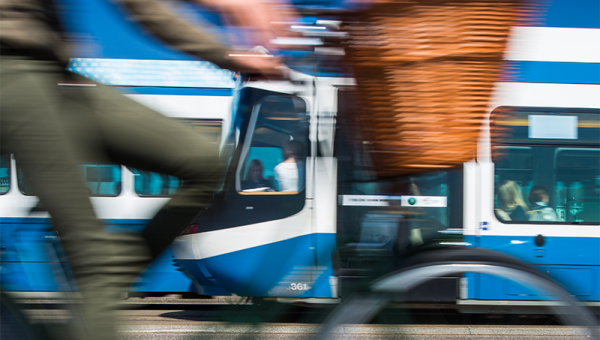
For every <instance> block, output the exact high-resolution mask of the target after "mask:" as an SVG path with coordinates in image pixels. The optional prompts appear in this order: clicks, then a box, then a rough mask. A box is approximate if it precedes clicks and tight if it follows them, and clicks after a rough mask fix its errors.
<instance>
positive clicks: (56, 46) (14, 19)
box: [0, 0, 232, 68]
mask: <svg viewBox="0 0 600 340" xmlns="http://www.w3.org/2000/svg"><path fill="white" fill-rule="evenodd" d="M110 1H112V2H114V3H116V4H117V5H121V6H123V7H124V8H126V11H127V12H128V13H129V16H130V19H131V20H132V21H134V22H136V23H138V24H140V25H141V26H142V27H144V28H145V29H146V30H147V31H148V32H149V33H151V34H152V35H154V36H155V37H156V38H158V39H160V40H162V41H164V42H165V43H166V44H168V45H170V46H171V47H173V48H175V49H177V50H179V51H182V52H186V53H188V54H191V55H194V56H197V57H199V58H202V59H205V60H208V61H210V62H213V63H215V64H216V65H217V66H219V67H222V68H231V67H232V64H231V63H230V61H229V60H228V59H227V58H226V54H227V48H226V47H225V46H223V45H221V44H219V43H218V42H217V41H215V39H213V37H212V36H211V35H210V34H208V33H206V32H204V31H203V30H202V28H201V27H198V26H197V25H194V24H191V23H189V22H186V21H185V20H182V19H180V18H179V17H178V16H177V15H176V14H175V13H173V12H171V11H169V10H168V8H167V7H165V6H164V5H163V4H161V3H160V2H158V1H156V0H110ZM0 49H1V53H2V54H3V55H7V54H8V55H23V56H29V57H33V58H36V59H43V60H58V61H62V62H66V61H68V58H69V57H70V55H69V47H68V43H67V42H66V39H65V34H64V33H63V31H62V30H61V26H60V23H59V19H58V16H57V15H56V10H55V8H54V4H53V0H0Z"/></svg>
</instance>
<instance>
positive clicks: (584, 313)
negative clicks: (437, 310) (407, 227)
mask: <svg viewBox="0 0 600 340" xmlns="http://www.w3.org/2000/svg"><path fill="white" fill-rule="evenodd" d="M467 272H470V273H482V274H489V275H494V276H497V277H501V278H504V279H508V280H511V281H513V282H515V283H518V284H522V285H524V286H528V287H531V288H535V289H536V290H537V291H543V292H546V293H549V294H550V295H552V296H554V297H555V298H556V299H557V300H559V301H561V303H560V304H556V305H551V306H550V308H551V309H552V310H553V312H554V314H556V315H557V316H558V317H559V319H560V320H561V321H562V322H563V323H564V324H565V325H570V326H584V327H587V328H588V335H590V337H591V338H593V339H600V334H599V330H598V327H597V326H598V322H597V319H596V318H595V317H594V315H593V314H592V313H591V312H590V311H589V310H588V309H587V308H586V307H584V306H582V305H581V304H580V303H579V302H578V301H576V300H574V299H573V298H572V297H571V296H570V295H569V293H568V292H567V291H565V290H564V289H563V288H562V287H561V286H560V285H558V284H557V283H555V282H554V281H552V280H551V279H550V278H548V277H546V276H544V275H543V274H541V273H540V272H538V271H536V270H535V269H533V268H531V267H529V266H528V265H527V264H525V263H523V262H521V261H519V260H517V259H514V258H512V257H509V256H506V255H504V254H500V253H496V252H494V251H490V250H486V249H477V248H461V249H440V250H432V251H425V252H423V253H419V254H417V255H415V256H413V257H411V258H409V259H407V260H406V261H405V266H404V267H403V268H402V269H400V270H398V271H396V272H394V273H392V274H390V275H387V276H385V277H382V278H381V279H378V280H376V281H374V282H373V283H372V284H371V285H370V291H368V292H365V293H360V294H356V295H354V296H353V297H351V298H349V299H348V300H346V301H345V302H344V303H342V304H341V305H340V306H339V307H338V308H337V309H336V310H335V311H334V312H333V313H332V315H331V316H330V317H329V318H328V320H327V321H326V323H325V325H324V326H323V329H322V330H321V333H320V334H319V336H318V337H317V339H326V338H327V337H328V336H329V335H330V334H332V333H331V332H332V331H334V329H335V328H336V327H338V326H339V325H343V324H364V323H368V322H369V321H371V320H372V319H373V318H374V317H375V316H376V315H377V314H378V313H379V312H380V311H381V310H382V309H383V308H384V307H385V306H386V305H387V304H388V303H389V302H390V301H391V299H392V298H394V297H396V296H397V295H398V294H401V293H404V292H407V291H408V290H410V289H412V288H415V287H417V286H418V285H420V284H422V283H424V282H426V281H428V280H430V279H432V278H435V277H441V276H447V275H456V274H461V273H467Z"/></svg>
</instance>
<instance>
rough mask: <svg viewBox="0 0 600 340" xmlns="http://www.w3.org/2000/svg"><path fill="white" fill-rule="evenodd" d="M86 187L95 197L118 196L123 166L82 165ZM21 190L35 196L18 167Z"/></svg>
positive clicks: (25, 193)
mask: <svg viewBox="0 0 600 340" xmlns="http://www.w3.org/2000/svg"><path fill="white" fill-rule="evenodd" d="M79 167H80V169H81V171H82V175H83V179H84V181H85V184H86V186H87V187H88V189H90V191H91V195H93V196H118V195H119V194H120V193H121V166H119V165H114V164H82V165H80V166H79ZM17 181H18V185H19V190H21V192H22V193H23V194H24V195H35V193H34V192H33V190H32V189H31V187H30V186H29V185H28V184H27V178H26V177H25V175H24V174H23V171H22V170H21V169H20V168H18V167H17Z"/></svg>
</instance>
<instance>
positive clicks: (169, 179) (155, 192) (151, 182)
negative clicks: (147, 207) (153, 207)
mask: <svg viewBox="0 0 600 340" xmlns="http://www.w3.org/2000/svg"><path fill="white" fill-rule="evenodd" d="M129 170H131V172H133V174H134V176H135V179H134V187H135V192H136V193H137V194H138V195H140V196H171V195H174V194H175V193H176V192H177V190H179V187H180V186H181V181H180V180H179V179H178V178H177V177H173V176H169V175H165V174H159V173H156V172H150V171H145V170H138V169H131V168H130V169H129Z"/></svg>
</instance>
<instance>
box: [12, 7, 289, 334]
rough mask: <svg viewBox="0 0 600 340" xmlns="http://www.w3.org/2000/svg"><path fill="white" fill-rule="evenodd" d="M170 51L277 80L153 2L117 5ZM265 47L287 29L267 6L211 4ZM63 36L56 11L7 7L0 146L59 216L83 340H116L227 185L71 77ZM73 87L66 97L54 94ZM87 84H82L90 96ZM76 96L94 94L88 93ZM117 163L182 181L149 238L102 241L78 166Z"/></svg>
mask: <svg viewBox="0 0 600 340" xmlns="http://www.w3.org/2000/svg"><path fill="white" fill-rule="evenodd" d="M113 1H115V2H118V3H120V4H121V5H124V6H125V7H126V8H127V9H128V10H129V12H130V14H131V16H132V19H133V20H134V21H136V22H138V23H140V24H141V25H143V26H144V27H145V28H146V29H147V30H148V31H149V32H151V33H152V34H154V35H156V36H157V37H158V38H160V39H162V40H163V41H165V42H167V43H168V44H170V45H171V46H173V47H175V48H177V49H179V50H181V51H184V52H187V53H190V54H192V55H195V56H198V57H200V58H203V59H206V60H208V61H211V62H213V63H215V64H217V65H218V66H220V67H223V68H228V69H231V70H235V71H244V72H253V73H262V74H266V75H271V76H272V75H278V74H279V72H280V71H278V69H277V66H279V63H278V61H277V60H276V59H275V58H269V57H266V56H264V55H257V54H254V55H252V54H248V53H244V54H239V53H237V54H231V53H229V52H228V50H227V48H226V47H224V46H222V45H220V44H219V43H217V42H216V41H215V40H213V38H211V37H210V36H209V35H208V34H207V33H205V32H203V31H202V30H200V29H199V28H198V27H196V26H195V25H191V24H189V23H187V22H185V21H183V20H181V19H180V18H178V17H177V16H176V15H175V14H173V13H172V12H169V11H168V10H167V9H166V8H165V7H163V6H162V5H161V4H160V3H159V2H158V1H155V0H119V1H116V0H113ZM205 4H207V5H209V6H214V7H216V8H217V9H218V10H220V11H222V12H223V13H225V14H227V15H228V18H229V19H230V20H232V21H233V23H236V24H240V25H243V26H250V27H253V28H254V29H253V30H252V31H251V34H252V35H253V39H254V41H257V42H263V43H264V45H267V46H268V42H269V39H270V38H271V37H272V35H273V31H272V30H271V28H270V23H271V22H282V21H286V20H287V19H286V18H281V17H280V14H279V13H278V12H277V11H276V9H275V8H273V7H270V6H269V4H268V3H266V2H263V1H262V0H206V1H205ZM64 33H65V32H63V30H62V29H61V23H60V20H59V16H58V13H57V11H56V8H55V6H54V3H53V1H52V0H0V47H1V49H0V52H1V56H2V58H1V60H0V91H1V92H0V138H1V140H0V142H1V144H0V145H1V147H2V150H3V151H4V152H11V153H13V155H14V157H15V159H16V161H17V162H18V164H19V167H20V168H21V169H22V170H23V173H24V174H25V176H26V178H27V181H28V184H29V185H30V186H31V188H32V189H33V190H34V192H35V193H36V194H37V196H38V197H39V198H40V200H41V201H42V203H43V205H44V207H45V208H46V209H47V210H48V212H49V213H50V215H51V216H52V220H53V224H54V227H55V229H56V231H57V232H58V233H59V235H60V239H61V242H62V244H63V248H64V249H65V252H66V254H67V257H68V259H69V263H70V265H71V268H72V271H73V273H74V275H75V278H76V280H77V285H78V288H79V290H80V292H81V294H82V296H83V299H84V302H85V304H84V314H85V317H86V323H87V325H86V329H85V333H86V334H85V335H78V336H77V337H78V338H81V337H86V338H88V339H114V338H116V331H115V328H114V320H113V316H112V310H113V308H114V304H115V302H116V298H117V297H118V295H119V293H120V292H122V291H123V288H124V287H126V286H127V285H129V284H130V283H131V281H132V280H133V279H134V278H135V276H137V274H139V273H140V272H141V271H142V270H143V269H144V268H145V267H146V266H147V265H148V263H149V262H150V261H151V260H152V259H154V258H156V257H157V256H158V255H160V253H161V252H162V251H163V250H164V249H165V248H167V247H168V245H169V244H170V243H171V241H172V240H173V239H174V238H175V237H176V236H178V235H179V234H180V233H181V231H182V230H183V229H185V227H187V224H188V223H189V221H190V220H191V219H192V218H193V217H194V216H195V215H196V214H197V213H198V212H199V211H200V210H201V209H202V208H204V207H206V206H207V204H209V202H210V200H211V198H212V194H213V192H214V191H215V190H216V189H217V188H218V186H219V184H220V180H221V175H222V174H221V173H222V167H221V165H220V162H219V161H218V150H217V149H216V146H214V145H211V144H210V143H209V141H208V139H207V138H205V137H204V136H201V135H199V134H197V133H194V132H192V131H190V130H189V129H186V128H184V127H183V126H181V125H180V123H178V122H176V121H174V120H170V119H168V118H166V117H164V116H162V115H160V114H158V113H156V112H153V111H151V110H149V109H148V108H146V107H144V106H142V105H140V104H138V103H136V102H134V101H132V100H130V99H128V98H126V97H125V96H122V95H120V94H119V93H117V92H116V91H114V90H112V89H110V88H108V87H106V86H102V85H100V84H96V83H93V82H91V81H89V80H87V79H85V78H82V77H78V76H76V75H73V74H68V73H66V72H65V71H64V68H65V65H66V63H67V61H68V58H69V54H68V46H67V44H66V43H65V40H64V37H65V34H64ZM59 81H60V82H61V83H66V84H67V85H70V86H67V88H68V89H67V90H59V88H58V87H57V82H59ZM82 83H85V84H82ZM79 85H86V86H85V87H81V86H79ZM83 161H86V162H87V161H94V162H111V163H119V164H124V165H127V166H131V167H135V168H139V169H144V170H148V171H154V172H159V173H164V174H168V175H172V176H176V177H178V178H180V179H182V180H183V181H184V185H183V187H182V188H181V190H180V191H179V192H178V193H177V194H176V195H175V196H173V198H172V199H171V200H170V201H169V202H168V203H167V204H166V205H165V206H164V207H163V208H162V209H161V210H160V211H159V212H158V213H157V215H156V216H155V217H154V218H153V219H152V220H151V221H150V223H149V224H148V226H147V228H146V229H145V231H144V232H143V234H142V235H143V238H142V237H141V236H140V235H138V234H110V235H109V234H106V233H105V232H104V229H103V225H102V222H101V221H99V220H98V219H97V218H96V216H95V214H94V211H93V208H92V205H91V203H90V200H89V195H90V192H89V191H88V189H87V188H86V186H85V183H84V181H83V178H82V176H81V173H80V170H79V168H78V164H79V163H80V162H83Z"/></svg>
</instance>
